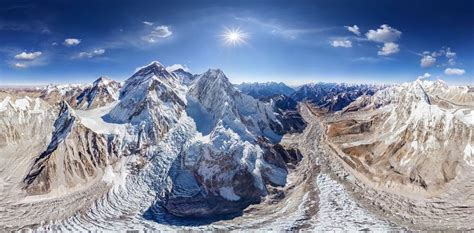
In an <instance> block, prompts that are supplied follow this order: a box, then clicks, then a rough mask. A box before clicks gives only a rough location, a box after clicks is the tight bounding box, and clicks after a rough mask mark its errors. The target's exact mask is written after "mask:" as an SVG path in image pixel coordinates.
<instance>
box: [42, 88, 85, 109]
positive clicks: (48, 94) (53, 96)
mask: <svg viewBox="0 0 474 233" xmlns="http://www.w3.org/2000/svg"><path fill="white" fill-rule="evenodd" d="M90 86H91V85H90V84H64V85H53V84H50V85H48V86H46V87H45V88H44V89H43V90H42V91H41V93H40V96H39V97H40V98H41V99H43V100H44V101H46V102H48V103H49V104H59V103H61V101H63V100H64V101H67V102H68V103H69V104H71V105H76V104H77V97H78V96H79V95H81V93H82V92H83V91H84V90H86V89H87V88H89V87H90Z"/></svg>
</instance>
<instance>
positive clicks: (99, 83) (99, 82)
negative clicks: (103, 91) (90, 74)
mask: <svg viewBox="0 0 474 233" xmlns="http://www.w3.org/2000/svg"><path fill="white" fill-rule="evenodd" d="M112 81H113V80H112V79H110V78H109V77H107V76H100V77H99V78H98V79H97V80H95V81H94V83H93V85H94V86H107V85H109V84H110V83H111V82H112Z"/></svg>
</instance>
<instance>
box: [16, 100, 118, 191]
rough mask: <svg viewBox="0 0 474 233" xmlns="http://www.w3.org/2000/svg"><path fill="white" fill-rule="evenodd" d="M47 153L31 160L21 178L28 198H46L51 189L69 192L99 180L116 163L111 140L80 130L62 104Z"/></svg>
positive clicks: (75, 120)
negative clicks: (39, 195) (107, 168)
mask: <svg viewBox="0 0 474 233" xmlns="http://www.w3.org/2000/svg"><path fill="white" fill-rule="evenodd" d="M53 127H54V131H53V132H52V137H51V140H50V143H49V145H48V146H47V148H46V150H44V151H43V152H42V153H41V154H39V155H38V156H36V157H35V158H34V161H33V164H32V166H31V168H30V169H29V172H28V174H27V175H26V177H25V178H24V180H23V182H24V185H25V186H24V187H23V188H24V189H25V190H26V191H27V193H28V194H30V195H37V194H45V193H49V192H51V191H52V188H61V189H68V188H74V187H76V186H81V185H86V184H87V183H88V182H90V181H91V180H93V179H96V178H100V176H99V175H98V174H102V172H103V169H104V168H105V166H107V165H111V164H113V163H114V162H115V161H116V160H117V159H118V150H117V149H118V148H117V147H116V145H117V143H116V142H115V143H114V142H112V140H113V138H107V137H106V136H104V135H100V134H97V133H95V132H93V131H92V130H91V129H89V128H87V127H85V126H83V125H82V124H81V123H80V120H79V119H78V117H77V116H76V115H75V113H74V110H73V109H72V108H71V107H69V105H68V104H67V103H66V102H62V104H61V108H60V110H59V114H58V116H57V118H56V120H55V122H54V126H53ZM63 191H64V190H63Z"/></svg>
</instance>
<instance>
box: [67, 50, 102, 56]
mask: <svg viewBox="0 0 474 233" xmlns="http://www.w3.org/2000/svg"><path fill="white" fill-rule="evenodd" d="M104 53H105V49H95V50H93V51H91V52H80V53H79V54H77V56H75V57H73V58H93V57H97V56H100V55H102V54H104Z"/></svg>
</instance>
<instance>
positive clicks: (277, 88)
mask: <svg viewBox="0 0 474 233" xmlns="http://www.w3.org/2000/svg"><path fill="white" fill-rule="evenodd" d="M236 87H237V88H238V89H239V90H240V91H241V92H242V93H244V94H247V95H250V96H252V97H254V98H256V99H260V98H266V97H271V96H275V95H287V96H289V95H291V94H292V93H293V92H295V90H294V89H293V88H291V87H289V86H287V85H286V84H284V83H282V82H280V83H276V82H266V83H242V84H239V85H236Z"/></svg>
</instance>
